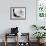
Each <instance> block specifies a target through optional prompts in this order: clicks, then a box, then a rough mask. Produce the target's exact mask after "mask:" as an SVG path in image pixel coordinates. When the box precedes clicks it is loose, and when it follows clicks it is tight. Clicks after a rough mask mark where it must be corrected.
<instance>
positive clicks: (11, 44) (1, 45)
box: [0, 42, 46, 46]
mask: <svg viewBox="0 0 46 46" xmlns="http://www.w3.org/2000/svg"><path fill="white" fill-rule="evenodd" d="M0 46H4V43H3V42H2V43H1V42H0ZM7 46H15V43H12V42H11V43H8V45H7ZM30 46H37V43H33V42H32V43H30ZM41 46H46V43H44V45H41Z"/></svg>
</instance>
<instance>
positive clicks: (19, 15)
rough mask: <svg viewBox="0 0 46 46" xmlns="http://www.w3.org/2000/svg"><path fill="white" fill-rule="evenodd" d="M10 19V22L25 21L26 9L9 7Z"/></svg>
mask: <svg viewBox="0 0 46 46" xmlns="http://www.w3.org/2000/svg"><path fill="white" fill-rule="evenodd" d="M10 19H11V20H24V19H26V8H25V7H11V8H10Z"/></svg>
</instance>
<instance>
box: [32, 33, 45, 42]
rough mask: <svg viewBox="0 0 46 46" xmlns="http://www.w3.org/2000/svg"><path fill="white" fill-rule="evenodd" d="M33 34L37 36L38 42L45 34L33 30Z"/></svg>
mask: <svg viewBox="0 0 46 46" xmlns="http://www.w3.org/2000/svg"><path fill="white" fill-rule="evenodd" d="M33 35H34V36H35V37H36V38H37V41H38V43H41V42H40V40H41V39H42V38H45V37H44V36H46V33H45V32H35V33H34V34H33Z"/></svg>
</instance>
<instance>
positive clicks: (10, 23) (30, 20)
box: [0, 0, 36, 36]
mask: <svg viewBox="0 0 46 46" xmlns="http://www.w3.org/2000/svg"><path fill="white" fill-rule="evenodd" d="M10 7H26V20H10ZM32 24H36V0H0V34H2V33H4V32H5V31H6V30H7V29H9V28H11V27H16V26H17V27H19V31H20V32H29V33H30V35H31V36H32V32H33V31H32V29H31V27H30V26H31V25H32ZM8 31H9V30H8ZM8 31H7V32H8Z"/></svg>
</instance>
